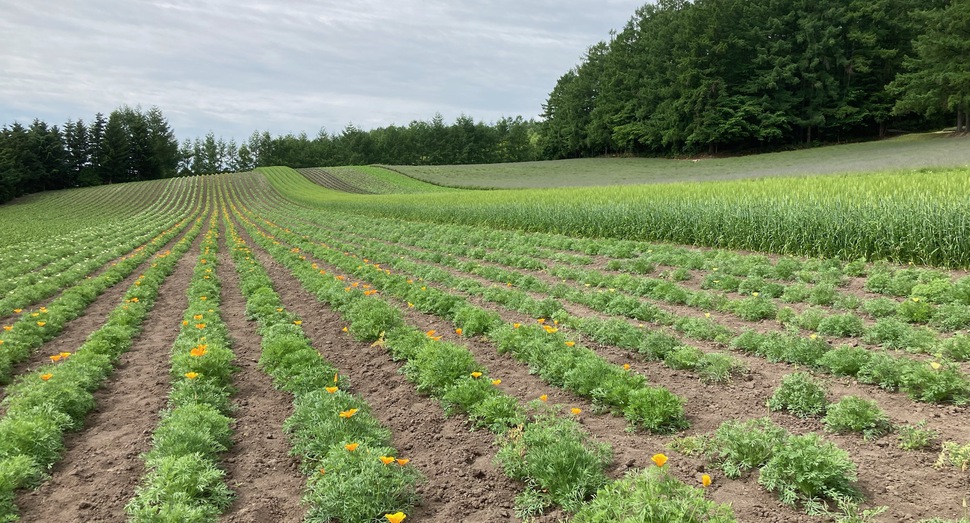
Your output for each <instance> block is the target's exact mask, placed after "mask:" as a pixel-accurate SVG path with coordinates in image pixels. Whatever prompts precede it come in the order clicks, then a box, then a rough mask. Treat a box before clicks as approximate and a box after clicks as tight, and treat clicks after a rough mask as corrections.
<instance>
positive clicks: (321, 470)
mask: <svg viewBox="0 0 970 523" xmlns="http://www.w3.org/2000/svg"><path fill="white" fill-rule="evenodd" d="M326 473H327V469H325V468H323V467H320V475H321V476H322V475H324V474H326Z"/></svg>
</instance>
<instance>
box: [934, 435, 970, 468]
mask: <svg viewBox="0 0 970 523" xmlns="http://www.w3.org/2000/svg"><path fill="white" fill-rule="evenodd" d="M933 466H934V467H937V468H940V467H946V466H951V467H956V468H958V469H960V470H962V471H964V472H966V471H967V469H968V468H970V443H968V444H965V445H961V444H959V443H957V442H955V441H945V442H943V449H942V450H940V456H939V457H938V458H937V459H936V464H934V465H933Z"/></svg>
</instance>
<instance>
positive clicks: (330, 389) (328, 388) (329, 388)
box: [323, 387, 338, 394]
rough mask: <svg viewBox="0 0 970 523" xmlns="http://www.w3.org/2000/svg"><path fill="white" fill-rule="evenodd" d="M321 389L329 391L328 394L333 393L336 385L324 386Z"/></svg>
mask: <svg viewBox="0 0 970 523" xmlns="http://www.w3.org/2000/svg"><path fill="white" fill-rule="evenodd" d="M323 390H325V391H327V392H329V393H330V394H333V393H334V392H337V390H338V389H337V387H324V388H323Z"/></svg>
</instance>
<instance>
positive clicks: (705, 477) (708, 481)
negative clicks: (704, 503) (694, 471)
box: [701, 474, 711, 488]
mask: <svg viewBox="0 0 970 523" xmlns="http://www.w3.org/2000/svg"><path fill="white" fill-rule="evenodd" d="M701 485H704V488H707V487H710V486H711V477H710V476H708V475H707V474H704V475H703V476H701Z"/></svg>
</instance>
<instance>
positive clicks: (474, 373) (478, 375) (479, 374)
mask: <svg viewBox="0 0 970 523" xmlns="http://www.w3.org/2000/svg"><path fill="white" fill-rule="evenodd" d="M472 377H473V378H475V379H476V380H477V379H478V378H481V377H482V373H481V372H478V371H477V370H476V371H475V372H473V373H472Z"/></svg>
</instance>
